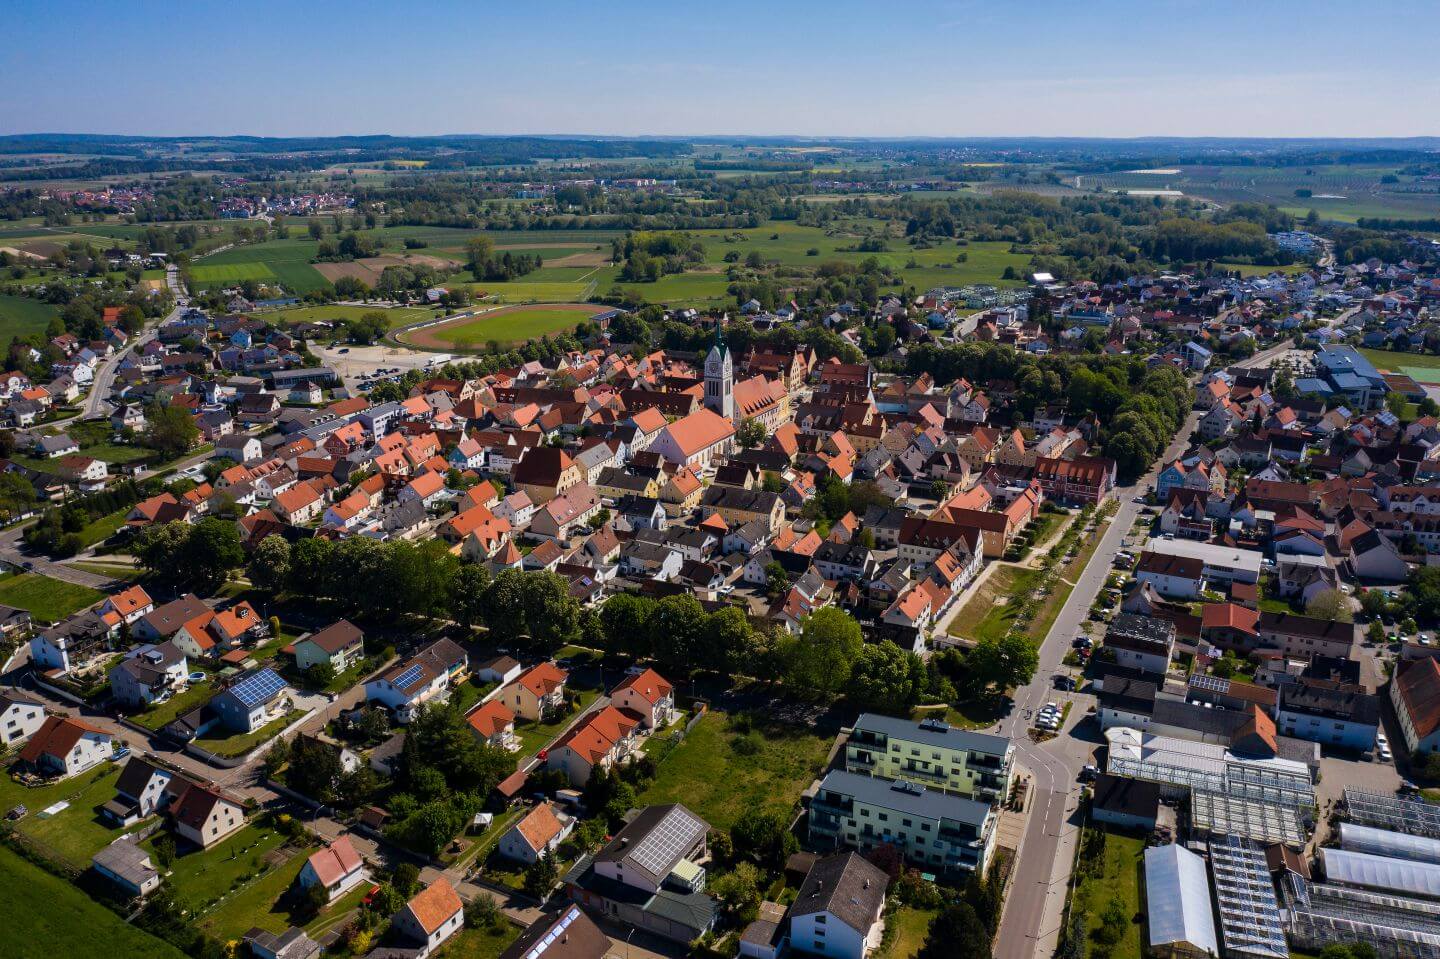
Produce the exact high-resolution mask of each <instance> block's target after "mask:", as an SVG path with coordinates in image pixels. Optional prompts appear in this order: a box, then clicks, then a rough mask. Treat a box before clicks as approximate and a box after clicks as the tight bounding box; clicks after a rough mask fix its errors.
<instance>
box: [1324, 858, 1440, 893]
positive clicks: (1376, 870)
mask: <svg viewBox="0 0 1440 959" xmlns="http://www.w3.org/2000/svg"><path fill="white" fill-rule="evenodd" d="M1320 854H1321V856H1322V857H1323V861H1324V863H1325V878H1326V879H1328V880H1329V881H1330V882H1332V883H1339V884H1340V885H1345V886H1362V887H1365V888H1368V889H1376V890H1383V891H1385V892H1387V893H1391V894H1393V893H1400V894H1402V895H1412V896H1421V897H1423V898H1426V899H1435V898H1440V865H1436V864H1435V863H1429V862H1415V861H1413V860H1406V859H1392V858H1391V857H1389V856H1376V855H1373V854H1371V853H1365V852H1354V851H1352V850H1349V849H1334V848H1324V849H1321V850H1320Z"/></svg>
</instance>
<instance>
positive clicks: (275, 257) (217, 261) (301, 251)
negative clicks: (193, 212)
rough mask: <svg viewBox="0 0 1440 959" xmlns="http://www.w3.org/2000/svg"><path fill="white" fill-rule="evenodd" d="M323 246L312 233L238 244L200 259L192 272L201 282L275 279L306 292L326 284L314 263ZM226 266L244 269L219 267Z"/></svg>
mask: <svg viewBox="0 0 1440 959" xmlns="http://www.w3.org/2000/svg"><path fill="white" fill-rule="evenodd" d="M319 247H320V244H319V243H317V242H316V241H314V240H311V239H309V238H308V237H307V238H305V239H303V240H300V239H291V240H270V241H268V242H265V243H256V244H253V245H245V246H237V247H234V248H233V249H229V250H225V251H224V252H222V253H216V254H215V255H214V256H207V257H206V258H205V259H203V260H200V261H199V262H198V263H196V264H195V265H194V266H193V267H191V268H190V275H191V276H192V277H193V278H194V280H195V282H196V283H197V284H198V285H200V286H216V285H220V286H223V285H225V284H227V283H235V282H238V281H240V280H272V281H278V282H280V283H282V284H284V285H285V287H286V288H287V289H289V290H290V291H291V292H293V293H298V294H305V293H309V292H310V291H312V290H319V289H322V288H324V286H325V285H326V281H325V278H324V277H323V276H321V275H320V274H319V273H318V272H316V270H315V268H314V267H313V266H311V265H310V261H311V260H312V259H314V258H315V253H316V251H317V250H318V249H319ZM222 267H232V268H235V269H237V270H240V271H243V272H242V273H241V274H240V275H232V274H230V273H226V272H225V271H223V270H219V269H218V268H222ZM211 271H214V272H211Z"/></svg>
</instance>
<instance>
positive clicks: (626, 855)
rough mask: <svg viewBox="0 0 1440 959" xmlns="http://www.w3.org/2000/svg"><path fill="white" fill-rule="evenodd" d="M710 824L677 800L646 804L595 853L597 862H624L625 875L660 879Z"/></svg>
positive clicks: (700, 837) (703, 837) (700, 838)
mask: <svg viewBox="0 0 1440 959" xmlns="http://www.w3.org/2000/svg"><path fill="white" fill-rule="evenodd" d="M709 830H710V827H709V825H707V824H706V822H705V820H703V819H701V818H700V817H699V816H697V815H695V814H694V813H693V812H691V811H690V810H688V809H686V808H685V807H684V806H682V805H680V804H679V803H666V804H664V805H660V806H646V807H645V808H644V809H642V810H640V812H639V813H637V814H636V815H635V818H634V819H631V820H630V822H628V823H627V824H626V825H625V828H623V829H621V830H620V831H619V832H618V833H616V834H615V838H614V839H612V840H610V843H609V844H608V845H607V846H606V847H605V848H604V849H602V850H600V852H598V853H597V854H596V855H595V861H596V862H623V863H624V864H625V872H626V874H635V873H638V874H640V875H642V876H645V877H647V878H649V879H650V880H652V881H653V882H655V883H660V882H663V881H664V879H665V877H666V876H668V875H670V873H671V872H672V871H673V870H674V869H675V866H676V865H678V864H679V862H680V861H681V860H682V859H684V858H685V857H686V856H687V855H688V854H689V853H690V850H691V849H693V848H694V847H695V846H696V844H697V843H700V842H702V841H703V840H704V839H705V835H706V833H707V832H709Z"/></svg>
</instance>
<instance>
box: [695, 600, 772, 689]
mask: <svg viewBox="0 0 1440 959" xmlns="http://www.w3.org/2000/svg"><path fill="white" fill-rule="evenodd" d="M763 654H764V649H763V644H762V643H761V642H760V641H759V635H758V634H757V633H756V632H755V630H753V629H751V628H750V620H749V619H748V618H747V617H746V615H745V611H744V610H742V609H740V607H738V606H726V607H725V608H724V609H720V610H716V611H715V612H713V613H711V614H710V615H709V617H707V618H706V620H705V630H704V641H703V642H702V643H701V648H700V660H701V661H700V664H699V665H701V666H703V667H705V668H707V669H713V670H715V671H716V672H720V673H726V674H729V673H733V672H737V671H741V670H745V669H746V667H749V668H750V670H751V672H750V675H756V674H757V673H758V672H759V671H758V670H757V669H756V668H755V667H756V666H757V665H758V663H759V661H760V658H761V657H762V656H763Z"/></svg>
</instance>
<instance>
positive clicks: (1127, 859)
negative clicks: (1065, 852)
mask: <svg viewBox="0 0 1440 959" xmlns="http://www.w3.org/2000/svg"><path fill="white" fill-rule="evenodd" d="M1091 834H1094V835H1099V836H1101V837H1103V840H1104V844H1105V848H1104V850H1103V852H1102V854H1101V855H1100V856H1098V857H1095V856H1093V855H1091V856H1087V848H1088V847H1087V845H1086V843H1085V841H1084V840H1082V844H1081V849H1080V855H1081V857H1082V860H1089V864H1088V865H1087V864H1085V863H1084V862H1082V864H1081V865H1080V866H1078V867H1077V871H1078V872H1080V874H1081V879H1080V884H1079V885H1078V886H1077V887H1076V889H1075V898H1074V901H1073V902H1072V904H1071V908H1072V909H1080V910H1082V911H1083V913H1084V915H1085V929H1086V932H1087V934H1089V935H1090V936H1092V937H1093V936H1095V934H1096V933H1097V931H1098V930H1099V929H1100V927H1101V925H1102V920H1101V916H1102V915H1103V914H1104V912H1105V910H1106V908H1107V907H1108V906H1109V905H1110V901H1111V900H1112V899H1114V900H1117V901H1118V902H1119V903H1120V909H1121V911H1122V912H1123V913H1124V915H1125V917H1126V918H1127V922H1126V923H1125V926H1124V935H1123V936H1122V937H1121V938H1120V941H1119V942H1117V943H1115V945H1114V947H1113V948H1112V949H1111V950H1110V955H1112V956H1117V957H1119V956H1139V955H1140V954H1141V938H1140V937H1141V931H1142V926H1141V923H1140V922H1137V921H1136V918H1137V917H1138V916H1139V914H1140V881H1141V880H1140V875H1141V872H1142V871H1143V870H1144V868H1145V866H1144V857H1145V840H1144V839H1143V838H1141V837H1138V836H1130V835H1126V834H1124V833H1118V832H1098V833H1096V832H1095V831H1094V830H1089V831H1087V835H1091Z"/></svg>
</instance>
